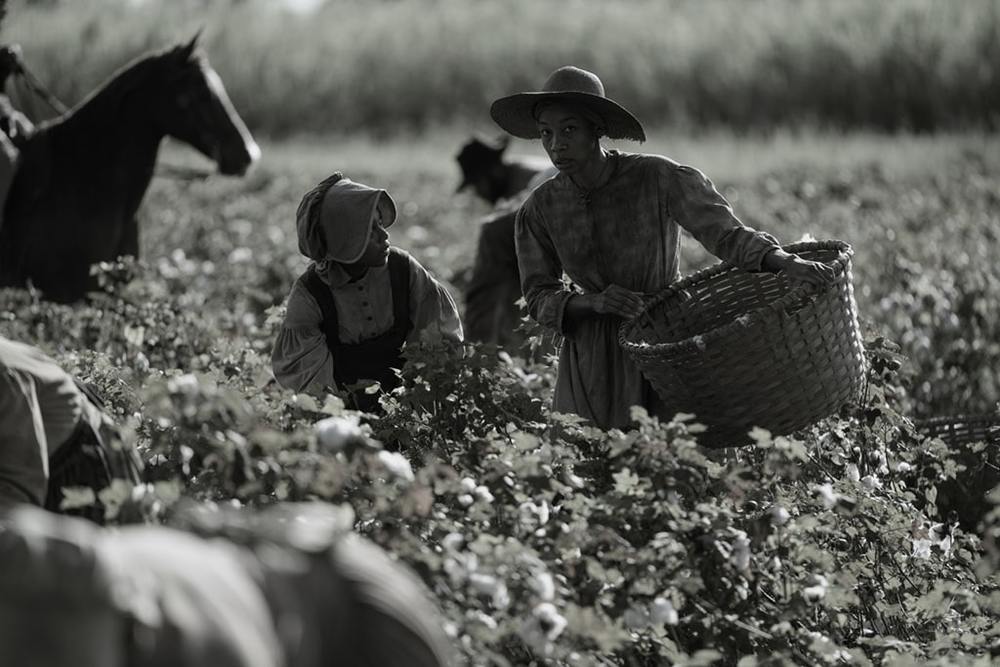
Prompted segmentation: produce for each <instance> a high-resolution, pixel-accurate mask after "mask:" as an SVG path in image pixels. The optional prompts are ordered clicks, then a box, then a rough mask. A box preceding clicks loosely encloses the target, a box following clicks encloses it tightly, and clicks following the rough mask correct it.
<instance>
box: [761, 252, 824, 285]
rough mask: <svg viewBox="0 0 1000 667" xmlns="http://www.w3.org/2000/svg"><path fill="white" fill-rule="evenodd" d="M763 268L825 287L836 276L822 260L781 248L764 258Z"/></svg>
mask: <svg viewBox="0 0 1000 667" xmlns="http://www.w3.org/2000/svg"><path fill="white" fill-rule="evenodd" d="M764 268H766V269H768V270H769V271H774V272H776V273H784V274H785V275H786V276H788V277H789V278H791V279H792V280H795V281H798V282H803V283H806V284H808V285H812V286H813V287H817V288H818V287H825V286H827V285H829V284H830V283H832V282H833V281H834V280H836V278H837V274H836V273H834V270H833V268H832V267H830V266H827V265H826V264H823V263H822V262H812V261H810V260H808V259H802V258H801V257H799V256H798V255H792V254H790V253H787V252H785V251H783V250H780V249H779V250H775V251H774V252H772V253H770V254H768V255H767V256H766V257H765V258H764Z"/></svg>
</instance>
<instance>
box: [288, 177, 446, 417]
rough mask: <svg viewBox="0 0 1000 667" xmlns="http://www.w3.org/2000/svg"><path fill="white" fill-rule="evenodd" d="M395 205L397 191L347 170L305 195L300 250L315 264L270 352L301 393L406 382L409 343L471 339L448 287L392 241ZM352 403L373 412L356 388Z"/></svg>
mask: <svg viewBox="0 0 1000 667" xmlns="http://www.w3.org/2000/svg"><path fill="white" fill-rule="evenodd" d="M395 220H396V204H395V202H394V201H393V200H392V197H390V196H389V193H388V192H386V191H385V190H382V189H377V188H372V187H369V186H367V185H363V184H361V183H355V182H354V181H351V180H350V179H349V178H346V177H344V176H343V175H342V174H341V173H340V172H337V173H334V174H333V175H331V176H329V177H328V178H326V179H324V180H323V181H322V182H320V183H319V184H318V185H317V186H316V187H314V188H313V189H312V190H310V191H309V192H308V193H306V195H305V196H304V197H303V198H302V201H301V203H300V204H299V207H298V211H297V212H296V228H297V232H298V239H299V250H300V251H301V252H302V254H303V255H305V256H306V257H308V258H310V259H312V260H313V262H312V263H311V264H310V265H309V268H308V269H306V271H305V272H304V273H303V274H302V275H301V276H299V278H298V279H297V280H296V281H295V283H294V285H293V286H292V290H291V293H290V294H289V296H288V307H287V310H286V313H285V319H284V322H283V323H282V326H281V330H280V331H279V332H278V337H277V340H276V341H275V344H274V349H273V350H272V354H271V367H272V370H273V371H274V376H275V378H276V379H277V381H278V383H279V384H280V385H282V386H283V387H287V388H289V389H293V390H295V391H305V390H307V389H309V390H321V391H322V390H339V391H344V390H346V389H348V388H350V387H351V386H352V385H355V384H358V383H359V382H361V381H365V380H375V381H378V382H379V383H380V384H381V386H382V388H383V389H384V390H389V389H391V388H393V387H396V386H398V384H399V381H398V378H397V376H396V374H395V373H394V371H393V369H399V368H402V366H403V359H402V354H401V352H402V347H403V345H404V343H408V342H409V343H412V342H416V341H419V340H421V339H424V340H433V339H435V338H446V339H451V340H453V341H456V342H460V341H461V340H462V324H461V322H460V321H459V317H458V309H457V308H456V306H455V301H454V300H453V299H452V297H451V295H450V294H449V293H448V291H447V290H446V289H445V288H444V287H443V286H442V285H441V284H440V283H439V282H438V281H437V280H435V279H434V278H433V277H432V276H431V275H430V274H429V273H428V272H427V270H426V269H425V268H424V267H423V266H421V265H420V263H419V262H418V261H417V260H416V259H414V258H413V257H411V256H410V255H409V254H407V253H406V252H404V251H403V250H400V249H399V248H397V247H395V246H392V245H390V244H389V232H388V231H387V228H388V227H390V226H391V225H392V224H393V222H395ZM350 398H351V400H353V401H354V402H355V404H354V405H352V407H358V408H360V409H371V408H372V407H374V405H375V402H374V399H373V398H372V396H371V395H370V394H364V393H361V392H354V393H353V394H352V395H351V396H350Z"/></svg>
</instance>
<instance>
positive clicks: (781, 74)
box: [2, 0, 1000, 136]
mask: <svg viewBox="0 0 1000 667" xmlns="http://www.w3.org/2000/svg"><path fill="white" fill-rule="evenodd" d="M198 29H203V43H204V46H205V49H206V51H207V52H208V54H209V56H210V58H211V62H212V64H213V65H214V66H215V68H216V69H217V70H218V71H219V73H220V75H221V76H222V78H223V80H224V81H225V82H226V85H227V88H228V90H229V92H230V95H231V97H232V98H233V101H234V103H235V104H236V106H237V108H238V109H240V111H241V113H242V114H243V116H244V118H245V119H246V120H247V122H248V124H249V126H250V127H251V128H252V129H253V130H254V131H255V132H257V133H261V134H267V135H270V136H287V135H295V134H315V133H330V132H336V133H342V132H350V131H354V130H358V129H362V128H363V129H365V130H369V131H372V132H375V133H380V134H382V133H392V132H398V131H404V132H405V131H411V130H414V129H421V130H423V129H426V128H428V127H437V126H454V125H456V124H458V125H468V126H473V127H479V126H486V125H488V124H489V117H488V108H489V103H490V101H491V100H493V99H495V98H496V97H498V96H500V95H503V94H507V93H511V92H515V91H520V90H529V89H535V88H537V87H539V86H540V85H541V83H542V81H543V79H544V77H545V75H546V74H547V73H548V72H549V71H551V70H552V69H555V68H556V67H558V66H560V65H563V64H566V63H574V64H577V65H579V66H581V67H585V68H588V69H592V70H594V71H595V72H597V73H598V74H599V75H600V76H601V77H602V78H603V79H604V81H605V85H606V86H607V88H608V93H609V94H610V95H611V96H612V97H614V98H615V99H616V100H618V101H620V102H621V103H622V104H624V105H625V106H627V107H628V108H630V109H632V110H633V111H634V112H635V113H636V114H637V115H638V116H639V118H640V119H642V120H643V121H644V123H646V125H647V127H652V128H662V127H675V128H678V127H679V128H698V129H701V128H711V127H719V126H727V127H730V128H735V129H737V130H739V131H745V130H767V129H771V128H774V127H778V126H789V125H791V126H807V127H822V128H826V129H854V128H865V129H875V130H887V131H900V130H903V131H917V132H928V131H938V130H943V129H950V130H954V129H968V128H970V127H972V128H977V129H995V128H996V127H997V126H998V125H1000V0H962V1H961V2H940V1H939V0H886V1H881V2H871V1H870V0H838V1H837V2H828V1H827V0H753V1H751V2H739V3H733V2H728V1H725V0H697V1H696V0H676V1H671V2H664V1H662V0H626V1H621V2H607V1H606V0H570V1H567V2H558V3H557V2H537V1H536V0H502V1H492V0H477V1H469V0H383V1H381V2H365V3H362V2H356V1H354V0H350V1H347V0H170V1H169V2H168V1H166V0H73V1H69V0H12V1H11V2H10V15H9V17H8V19H7V21H6V24H5V25H4V34H3V35H2V36H3V38H4V39H5V40H7V41H15V42H18V43H20V44H21V45H22V46H23V48H24V53H25V57H26V59H27V62H28V63H29V64H30V65H31V66H32V67H33V68H34V70H35V72H36V74H38V75H39V77H40V78H41V79H42V80H43V81H46V82H48V83H49V85H50V86H51V88H52V89H53V91H54V92H55V94H56V95H57V96H58V97H60V98H62V99H63V100H65V101H66V102H68V103H75V102H77V101H79V100H80V99H82V98H83V97H84V96H85V95H86V93H87V92H88V91H90V90H92V89H93V88H94V87H95V86H97V85H98V84H99V83H101V82H102V81H103V80H105V79H106V78H107V77H109V76H110V74H111V73H112V72H113V71H114V70H116V69H117V68H118V67H120V66H121V65H122V64H123V63H125V62H127V61H128V60H130V59H131V58H134V57H136V56H137V55H139V54H141V53H143V52H145V51H148V50H150V49H158V48H163V47H165V46H167V45H169V44H171V43H174V42H177V41H180V40H182V39H189V38H190V37H191V36H192V35H193V34H194V33H195V32H196V31H197V30H198Z"/></svg>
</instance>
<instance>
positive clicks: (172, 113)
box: [154, 35, 260, 176]
mask: <svg viewBox="0 0 1000 667" xmlns="http://www.w3.org/2000/svg"><path fill="white" fill-rule="evenodd" d="M198 36H199V35H195V37H194V39H192V40H191V41H190V42H188V43H187V44H183V45H179V46H177V47H174V48H173V49H172V50H170V51H169V52H168V53H167V54H166V55H167V57H166V58H165V59H164V64H165V66H166V67H168V68H169V70H168V71H167V72H166V73H165V76H164V78H163V81H164V86H163V88H162V89H161V91H160V93H161V94H160V96H159V99H158V100H157V104H156V105H155V106H156V109H155V112H154V113H155V117H156V121H157V124H158V125H159V126H160V128H161V129H162V130H163V132H164V133H165V134H167V135H169V136H171V137H174V138H175V139H178V140H180V141H183V142H185V143H187V144H190V145H191V146H193V147H194V148H196V149H197V150H198V151H200V152H201V153H203V154H204V155H205V156H206V157H208V158H211V159H212V160H213V161H215V163H216V164H217V165H218V167H219V171H220V172H221V173H223V174H226V175H233V176H242V175H243V174H244V173H245V172H246V170H247V169H248V168H249V167H250V165H251V164H253V163H254V162H255V161H256V160H257V159H258V158H259V157H260V148H259V147H258V146H257V143H256V142H255V141H254V140H253V137H252V136H251V135H250V131H249V130H248V129H247V127H246V125H245V124H244V122H243V119H241V118H240V116H239V114H238V113H236V109H235V108H234V107H233V103H232V102H231V101H230V100H229V96H228V95H227V94H226V89H225V87H224V86H223V85H222V79H221V78H220V77H219V75H218V74H217V73H216V72H215V70H214V69H212V67H211V65H209V64H208V59H207V58H206V57H205V55H204V53H202V52H201V51H200V50H197V45H198Z"/></svg>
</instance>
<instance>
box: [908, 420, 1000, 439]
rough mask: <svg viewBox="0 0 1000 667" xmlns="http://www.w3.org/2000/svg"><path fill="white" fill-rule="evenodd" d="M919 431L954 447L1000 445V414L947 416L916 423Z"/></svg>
mask: <svg viewBox="0 0 1000 667" xmlns="http://www.w3.org/2000/svg"><path fill="white" fill-rule="evenodd" d="M915 425H916V427H917V430H918V431H920V432H921V433H923V434H924V435H926V436H927V437H929V438H940V439H941V440H943V441H945V442H947V443H949V444H952V445H964V444H968V443H970V442H985V443H987V444H1000V413H997V414H989V415H947V416H943V417H931V418H929V419H919V420H917V421H916V424H915Z"/></svg>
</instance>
